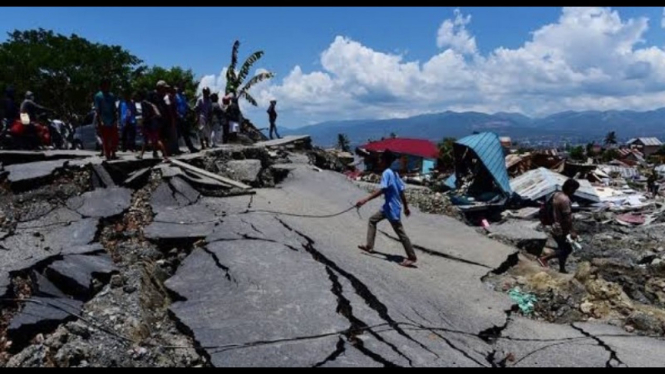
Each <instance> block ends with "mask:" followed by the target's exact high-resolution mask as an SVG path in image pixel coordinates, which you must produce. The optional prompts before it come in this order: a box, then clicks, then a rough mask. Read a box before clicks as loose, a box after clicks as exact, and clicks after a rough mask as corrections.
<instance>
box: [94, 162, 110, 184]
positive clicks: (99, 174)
mask: <svg viewBox="0 0 665 374" xmlns="http://www.w3.org/2000/svg"><path fill="white" fill-rule="evenodd" d="M91 167H92V185H93V187H94V188H99V187H114V186H115V185H116V184H115V182H114V181H113V178H112V177H111V174H109V172H108V171H107V170H106V169H105V168H104V166H103V165H102V164H94V165H91Z"/></svg>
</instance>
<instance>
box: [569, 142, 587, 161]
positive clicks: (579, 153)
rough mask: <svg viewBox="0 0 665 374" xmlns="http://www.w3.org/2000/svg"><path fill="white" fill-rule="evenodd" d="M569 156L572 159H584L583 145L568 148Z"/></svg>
mask: <svg viewBox="0 0 665 374" xmlns="http://www.w3.org/2000/svg"><path fill="white" fill-rule="evenodd" d="M570 158H571V159H573V160H578V161H582V160H584V159H585V157H584V147H582V146H581V145H579V146H577V147H573V148H572V149H571V150H570Z"/></svg>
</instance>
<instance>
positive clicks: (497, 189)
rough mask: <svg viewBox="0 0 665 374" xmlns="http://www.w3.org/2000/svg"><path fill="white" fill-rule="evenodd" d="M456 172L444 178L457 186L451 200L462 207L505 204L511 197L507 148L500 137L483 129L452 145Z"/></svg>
mask: <svg viewBox="0 0 665 374" xmlns="http://www.w3.org/2000/svg"><path fill="white" fill-rule="evenodd" d="M453 154H454V157H455V173H454V174H453V175H451V176H450V177H449V178H448V179H447V180H446V182H445V184H446V186H448V187H449V188H451V189H452V190H454V196H453V197H452V198H451V201H452V202H453V203H454V204H455V205H458V206H459V207H460V209H462V210H463V211H476V210H484V209H487V208H489V207H497V206H504V205H505V204H506V202H508V200H509V199H510V198H511V197H512V195H513V190H512V188H511V187H510V179H509V177H508V171H507V169H506V161H505V153H504V148H503V146H502V144H501V141H500V140H499V137H498V136H497V135H496V134H494V133H491V132H483V133H480V134H474V135H470V136H467V137H465V138H462V139H460V140H458V141H456V142H455V143H454V145H453Z"/></svg>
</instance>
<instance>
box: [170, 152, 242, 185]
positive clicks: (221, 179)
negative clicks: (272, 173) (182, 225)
mask: <svg viewBox="0 0 665 374" xmlns="http://www.w3.org/2000/svg"><path fill="white" fill-rule="evenodd" d="M168 162H170V163H171V164H173V165H176V166H179V167H181V168H183V169H187V170H189V171H191V172H193V173H196V174H201V175H203V176H206V177H208V178H210V179H214V180H216V181H219V182H222V183H224V184H228V185H231V186H234V187H238V188H242V189H243V190H249V189H251V188H252V187H251V186H248V185H246V184H244V183H240V182H237V181H234V180H233V179H229V178H224V177H222V176H221V175H217V174H215V173H211V172H209V171H206V170H203V169H201V168H197V167H196V166H192V165H190V164H187V163H184V162H182V161H179V160H176V159H173V158H170V159H169V160H168Z"/></svg>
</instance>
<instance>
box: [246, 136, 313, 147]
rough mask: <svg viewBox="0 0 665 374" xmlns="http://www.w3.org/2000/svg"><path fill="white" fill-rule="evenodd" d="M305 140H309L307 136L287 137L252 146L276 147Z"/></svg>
mask: <svg viewBox="0 0 665 374" xmlns="http://www.w3.org/2000/svg"><path fill="white" fill-rule="evenodd" d="M306 139H309V135H287V136H285V137H283V138H281V139H273V140H266V141H263V142H258V143H254V145H255V146H257V147H278V146H282V145H287V144H292V143H296V142H298V141H302V140H306Z"/></svg>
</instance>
